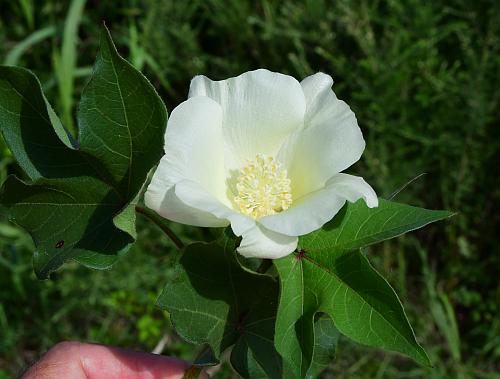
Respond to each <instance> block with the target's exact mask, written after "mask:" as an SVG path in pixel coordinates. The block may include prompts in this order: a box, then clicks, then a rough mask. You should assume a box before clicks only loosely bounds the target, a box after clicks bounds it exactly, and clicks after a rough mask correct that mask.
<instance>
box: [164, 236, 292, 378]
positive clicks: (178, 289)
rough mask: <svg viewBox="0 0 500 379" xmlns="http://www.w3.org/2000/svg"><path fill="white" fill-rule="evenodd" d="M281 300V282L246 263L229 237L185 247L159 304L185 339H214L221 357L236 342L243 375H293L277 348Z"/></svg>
mask: <svg viewBox="0 0 500 379" xmlns="http://www.w3.org/2000/svg"><path fill="white" fill-rule="evenodd" d="M277 300H278V283H277V282H276V281H274V280H273V279H272V278H271V277H269V276H266V275H262V274H257V273H255V272H252V271H249V270H247V269H245V268H243V267H242V266H241V265H240V264H239V262H238V261H237V259H236V253H235V240H234V239H233V238H230V237H226V236H223V237H221V239H220V240H218V241H215V242H212V243H209V244H205V243H195V244H192V245H190V246H188V247H187V248H186V249H185V251H184V252H183V254H182V256H181V258H180V260H179V262H178V265H177V278H176V279H175V280H174V281H173V282H171V283H169V284H167V286H166V287H165V289H164V291H163V293H162V294H161V296H160V298H159V299H158V305H159V306H160V307H161V308H163V309H166V310H167V311H168V312H170V315H171V318H172V322H173V324H174V326H175V329H176V331H177V332H178V333H179V334H180V335H181V336H182V337H183V338H184V339H186V340H187V341H189V342H192V343H195V344H204V343H207V344H209V345H210V347H211V348H212V350H213V352H214V353H215V356H216V357H219V356H220V354H221V353H222V352H223V351H224V350H225V349H227V348H228V347H230V346H232V345H235V346H234V348H233V351H232V354H231V362H232V364H233V367H234V368H235V369H236V370H237V371H238V372H239V373H240V375H242V376H244V377H248V378H250V377H251V378H255V377H260V376H261V375H264V373H265V375H266V377H269V378H287V377H289V376H288V375H286V374H285V373H286V368H283V362H282V359H281V357H280V356H279V354H278V353H277V352H276V350H275V347H274V323H275V317H276V307H277Z"/></svg>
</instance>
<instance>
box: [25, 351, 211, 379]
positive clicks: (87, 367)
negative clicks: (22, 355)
mask: <svg viewBox="0 0 500 379" xmlns="http://www.w3.org/2000/svg"><path fill="white" fill-rule="evenodd" d="M190 366H191V365H190V364H189V363H188V362H185V361H181V360H178V359H175V358H170V357H165V356H161V355H156V354H149V353H144V352H138V351H132V350H127V349H121V348H117V347H109V346H103V345H94V344H86V343H80V342H61V343H58V344H57V345H55V346H54V347H52V348H51V349H50V350H49V351H48V352H47V353H46V354H45V355H44V356H43V357H42V359H40V360H39V361H38V362H37V363H35V364H34V365H33V366H32V367H30V369H29V370H28V371H27V372H26V373H25V374H24V375H23V376H22V377H21V378H22V379H177V378H179V379H180V378H182V376H183V374H184V373H185V372H186V370H188V369H189V368H190ZM200 378H208V376H207V375H206V374H204V373H203V374H201V375H200Z"/></svg>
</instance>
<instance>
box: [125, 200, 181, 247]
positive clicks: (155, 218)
mask: <svg viewBox="0 0 500 379" xmlns="http://www.w3.org/2000/svg"><path fill="white" fill-rule="evenodd" d="M135 211H136V212H137V213H140V214H142V215H143V216H144V217H146V218H148V219H149V220H150V221H152V222H153V223H154V224H156V226H158V227H159V228H160V229H161V230H162V231H163V233H165V234H166V235H167V237H168V238H170V240H171V241H172V242H173V243H174V245H175V246H176V247H177V248H178V249H179V250H182V249H183V248H184V243H183V242H182V241H181V240H180V238H179V237H177V235H176V234H175V233H174V232H173V231H172V229H170V228H169V227H168V226H167V224H166V221H165V219H163V218H162V217H160V216H159V215H158V214H157V213H156V212H154V211H153V210H151V209H148V208H143V207H141V206H138V205H136V207H135Z"/></svg>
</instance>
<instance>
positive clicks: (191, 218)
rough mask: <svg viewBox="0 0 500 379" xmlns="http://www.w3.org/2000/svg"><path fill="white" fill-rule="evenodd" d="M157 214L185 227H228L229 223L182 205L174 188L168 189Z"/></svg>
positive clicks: (184, 204)
mask: <svg viewBox="0 0 500 379" xmlns="http://www.w3.org/2000/svg"><path fill="white" fill-rule="evenodd" d="M157 213H158V214H159V215H160V216H162V217H165V218H167V219H169V220H171V221H175V222H179V223H181V224H186V225H193V226H204V227H213V228H215V227H224V226H228V225H229V221H228V220H226V219H223V218H219V217H217V216H214V215H213V214H211V213H209V212H206V211H203V210H200V209H196V208H193V207H191V206H189V205H187V204H186V203H184V202H183V201H182V200H181V199H180V198H179V197H178V196H177V194H176V186H174V187H172V188H170V189H169V190H168V191H167V193H166V194H165V195H164V197H163V200H162V203H161V206H160V208H159V209H158V210H157Z"/></svg>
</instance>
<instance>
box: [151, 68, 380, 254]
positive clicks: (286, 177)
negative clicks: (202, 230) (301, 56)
mask: <svg viewBox="0 0 500 379" xmlns="http://www.w3.org/2000/svg"><path fill="white" fill-rule="evenodd" d="M332 84H333V80H332V78H331V77H330V76H328V75H326V74H323V73H317V74H315V75H312V76H309V77H307V78H306V79H304V80H303V81H302V82H301V83H299V82H298V81H297V80H295V79H294V78H292V77H291V76H288V75H283V74H279V73H275V72H270V71H268V70H262V69H261V70H256V71H250V72H246V73H244V74H242V75H240V76H238V77H236V78H230V79H227V80H221V81H212V80H210V79H208V78H207V77H205V76H196V77H195V78H194V79H193V80H192V82H191V87H190V90H189V99H188V100H186V101H185V102H183V103H182V104H180V105H179V106H178V107H177V108H175V109H174V110H173V112H172V114H171V116H170V119H169V120H168V126H167V131H166V133H165V155H164V156H163V158H162V159H161V161H160V164H159V165H158V168H157V170H156V172H155V174H154V176H153V179H152V181H151V184H150V185H149V188H148V190H147V192H146V195H145V201H146V205H147V206H148V207H150V208H152V209H153V210H155V211H156V212H157V213H158V214H160V215H161V216H163V217H165V218H167V219H170V220H173V221H176V222H180V223H183V224H189V225H196V226H206V227H222V226H227V225H229V224H230V225H231V228H232V230H233V232H234V233H235V234H236V235H238V236H242V237H243V238H242V241H241V244H240V246H239V248H238V252H239V253H240V254H242V255H244V256H246V257H259V258H273V259H274V258H280V257H282V256H285V255H287V254H289V253H291V252H292V251H294V250H295V249H296V247H297V241H298V237H297V236H300V235H303V234H307V233H310V232H312V231H314V230H316V229H319V228H320V227H321V226H322V225H324V224H325V223H326V222H328V221H329V220H331V219H332V218H333V216H335V214H337V212H338V211H339V210H340V209H341V208H342V206H343V205H344V204H345V202H346V200H348V201H350V202H354V201H356V200H358V199H360V198H363V199H364V200H365V201H366V203H367V205H368V206H369V207H376V206H377V205H378V200H377V196H376V194H375V192H374V191H373V189H372V188H371V187H370V186H369V185H368V184H367V183H366V182H365V181H364V180H363V179H362V178H360V177H357V176H352V175H347V174H343V173H340V172H341V171H343V170H345V169H346V168H348V167H349V166H351V165H352V164H353V163H355V162H356V161H358V160H359V158H360V157H361V154H362V152H363V150H364V148H365V141H364V140H363V136H362V134H361V130H360V129H359V127H358V124H357V121H356V117H355V116H354V113H353V112H352V111H351V109H350V108H349V106H348V105H347V104H346V103H345V102H343V101H342V100H339V99H337V97H336V96H335V93H334V92H333V91H332V89H331V86H332Z"/></svg>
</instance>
